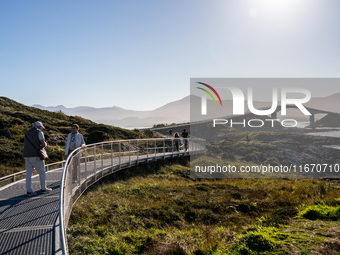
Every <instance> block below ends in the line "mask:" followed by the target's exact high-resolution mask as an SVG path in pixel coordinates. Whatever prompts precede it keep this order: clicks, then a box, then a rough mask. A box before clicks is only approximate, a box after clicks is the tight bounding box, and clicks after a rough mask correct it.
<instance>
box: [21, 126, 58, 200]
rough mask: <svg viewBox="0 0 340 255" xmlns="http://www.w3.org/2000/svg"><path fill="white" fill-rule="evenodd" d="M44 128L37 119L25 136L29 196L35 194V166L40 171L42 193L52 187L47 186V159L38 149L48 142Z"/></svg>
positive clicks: (24, 154) (24, 155)
mask: <svg viewBox="0 0 340 255" xmlns="http://www.w3.org/2000/svg"><path fill="white" fill-rule="evenodd" d="M43 128H44V126H43V124H42V123H41V122H40V121H36V122H34V124H33V127H32V128H31V129H30V130H28V131H27V132H26V134H25V138H24V153H23V157H24V159H25V167H26V191H27V195H28V196H33V195H34V192H33V190H32V173H33V169H34V168H35V169H36V170H37V171H38V173H39V179H40V188H41V193H48V192H50V191H51V190H52V189H49V188H47V187H46V172H45V161H44V160H41V159H40V158H39V154H38V149H40V148H45V147H46V146H47V143H46V142H45V137H44V134H43V132H42V131H41V130H42V129H43Z"/></svg>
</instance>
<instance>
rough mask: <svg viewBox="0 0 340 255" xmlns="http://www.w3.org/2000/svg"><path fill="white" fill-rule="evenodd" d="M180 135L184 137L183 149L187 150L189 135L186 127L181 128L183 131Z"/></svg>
mask: <svg viewBox="0 0 340 255" xmlns="http://www.w3.org/2000/svg"><path fill="white" fill-rule="evenodd" d="M182 137H183V138H184V139H183V140H184V151H188V149H189V146H188V144H189V143H188V137H189V133H188V132H187V130H186V129H183V132H182Z"/></svg>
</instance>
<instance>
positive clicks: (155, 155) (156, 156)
mask: <svg viewBox="0 0 340 255" xmlns="http://www.w3.org/2000/svg"><path fill="white" fill-rule="evenodd" d="M156 158H157V145H156V139H155V161H156Z"/></svg>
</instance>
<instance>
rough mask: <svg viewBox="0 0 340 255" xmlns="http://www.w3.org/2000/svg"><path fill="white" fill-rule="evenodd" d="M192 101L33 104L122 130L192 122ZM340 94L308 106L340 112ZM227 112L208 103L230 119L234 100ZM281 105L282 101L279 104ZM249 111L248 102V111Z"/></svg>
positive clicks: (295, 114)
mask: <svg viewBox="0 0 340 255" xmlns="http://www.w3.org/2000/svg"><path fill="white" fill-rule="evenodd" d="M190 100H193V102H192V103H194V105H199V104H200V101H201V98H200V97H197V96H186V97H184V98H182V99H180V100H177V101H174V102H170V103H167V104H165V105H163V106H161V107H159V108H157V109H155V110H151V111H134V110H127V109H123V108H121V107H118V106H113V107H104V108H94V107H89V106H79V107H74V108H66V107H64V106H63V105H58V106H48V107H45V106H41V105H33V107H36V108H39V109H44V110H49V111H59V110H61V111H62V112H64V113H65V114H68V115H77V116H81V117H83V118H86V119H90V120H92V121H94V122H97V123H103V124H108V125H114V126H119V127H127V128H133V127H152V126H153V125H154V124H160V123H167V124H170V123H183V122H188V121H190ZM339 102H340V93H336V94H333V95H331V96H327V97H315V98H312V99H311V100H310V101H309V102H308V103H307V104H305V105H306V106H307V107H311V108H315V109H321V110H326V111H331V112H340V105H339ZM222 104H223V106H225V107H223V109H222V108H221V107H214V102H213V101H212V100H208V103H207V105H208V109H214V110H213V116H212V117H215V118H218V117H222V116H229V115H231V114H232V109H233V103H232V100H223V101H222ZM253 104H254V107H255V108H256V109H259V108H261V107H265V106H271V104H272V103H271V102H258V101H254V103H253ZM279 104H280V102H279ZM247 110H248V107H247V104H246V103H245V111H247ZM323 116H324V115H321V114H320V115H316V118H317V119H320V118H322V117H323ZM203 117H204V116H194V119H195V120H199V119H200V118H201V119H203ZM278 118H297V119H299V120H306V121H307V120H308V116H305V115H303V114H302V113H301V111H300V110H298V109H288V110H287V116H281V115H280V113H279V114H278Z"/></svg>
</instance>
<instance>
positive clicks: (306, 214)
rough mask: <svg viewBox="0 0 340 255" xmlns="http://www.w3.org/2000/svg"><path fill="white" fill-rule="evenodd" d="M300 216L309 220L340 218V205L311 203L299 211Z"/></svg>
mask: <svg viewBox="0 0 340 255" xmlns="http://www.w3.org/2000/svg"><path fill="white" fill-rule="evenodd" d="M299 216H301V217H303V218H306V219H309V220H335V221H337V220H340V206H338V207H334V206H328V205H322V204H317V205H311V206H308V207H307V208H305V209H304V210H303V211H301V212H300V213H299Z"/></svg>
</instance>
